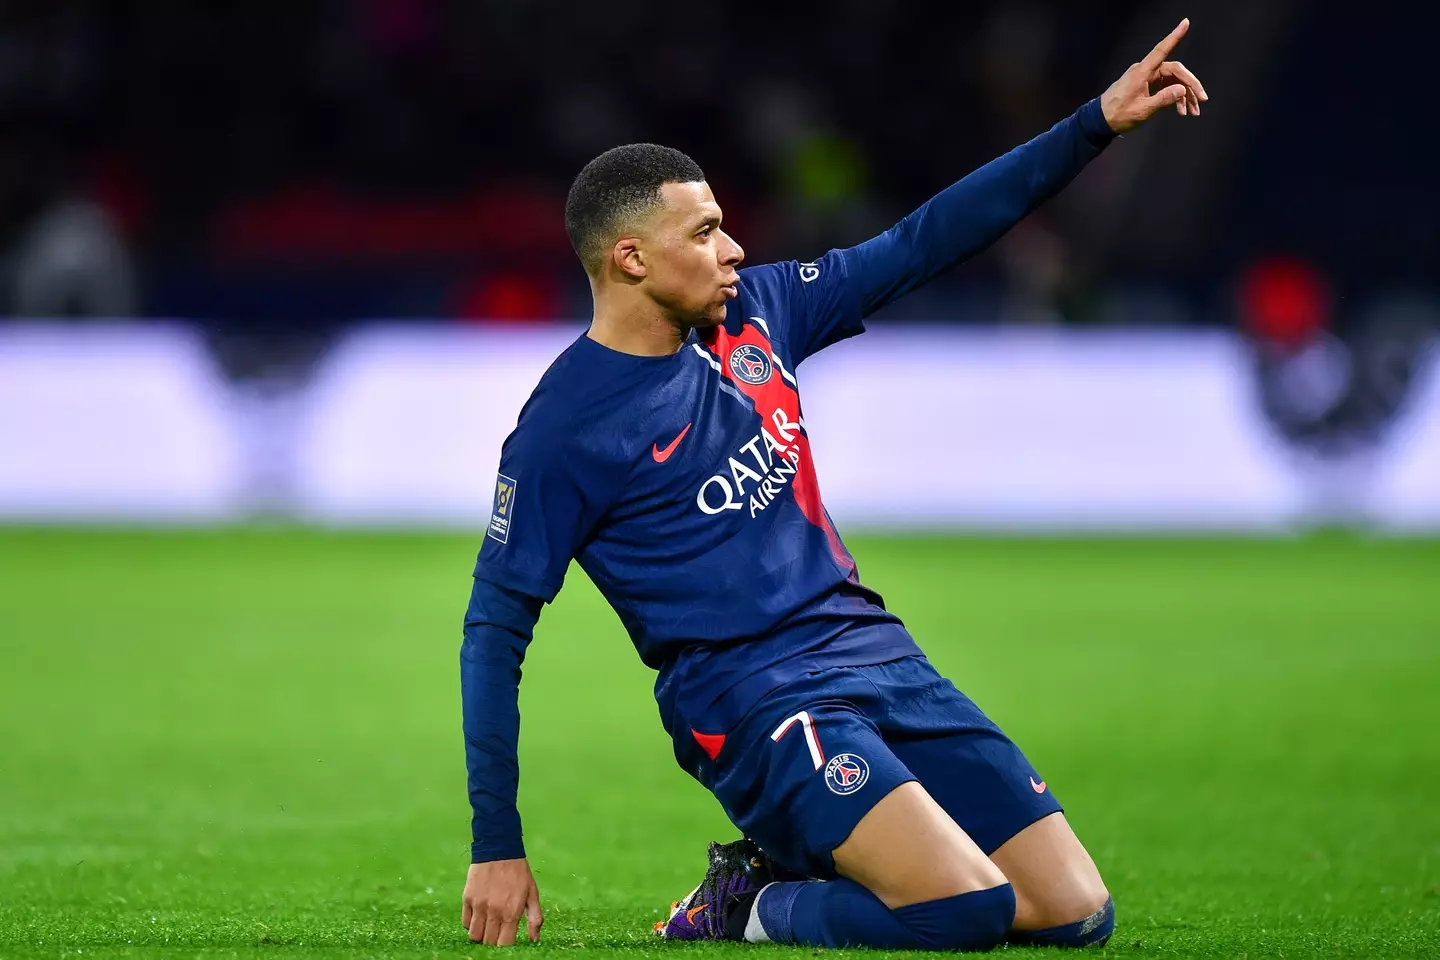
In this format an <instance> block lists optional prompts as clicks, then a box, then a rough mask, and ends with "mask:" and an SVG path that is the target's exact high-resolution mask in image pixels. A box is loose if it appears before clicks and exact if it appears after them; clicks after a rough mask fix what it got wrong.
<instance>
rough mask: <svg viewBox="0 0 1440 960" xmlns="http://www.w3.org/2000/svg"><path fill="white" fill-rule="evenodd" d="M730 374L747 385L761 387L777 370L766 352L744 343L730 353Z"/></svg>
mask: <svg viewBox="0 0 1440 960" xmlns="http://www.w3.org/2000/svg"><path fill="white" fill-rule="evenodd" d="M730 372H731V373H733V374H735V376H736V377H738V378H740V379H741V380H744V381H745V382H746V383H749V384H754V385H755V386H759V385H760V384H762V383H767V382H769V380H770V375H771V374H772V373H774V372H775V368H774V367H773V366H772V365H771V363H770V358H769V357H767V356H766V355H765V351H764V350H761V349H760V348H759V347H756V346H752V345H751V344H748V343H742V344H741V345H740V346H738V347H736V348H735V349H734V350H732V351H731V352H730Z"/></svg>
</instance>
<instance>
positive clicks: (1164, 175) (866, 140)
mask: <svg viewBox="0 0 1440 960" xmlns="http://www.w3.org/2000/svg"><path fill="white" fill-rule="evenodd" d="M1172 7H1173V9H1172ZM1186 14H1188V15H1190V16H1191V17H1192V20H1193V21H1194V29H1193V30H1192V36H1191V37H1190V38H1189V39H1187V41H1186V42H1185V44H1184V45H1183V46H1182V49H1181V51H1180V52H1181V54H1182V55H1183V57H1184V59H1186V61H1187V63H1189V64H1190V65H1191V66H1192V67H1193V68H1194V69H1196V70H1197V72H1200V73H1201V75H1202V77H1204V79H1205V82H1206V85H1207V87H1208V88H1209V90H1210V91H1211V94H1212V103H1211V104H1210V105H1207V107H1206V110H1205V116H1204V117H1203V118H1202V120H1201V121H1200V122H1198V123H1186V124H1180V123H1175V122H1170V123H1162V124H1158V125H1157V127H1159V129H1149V128H1147V129H1145V130H1143V131H1140V132H1139V133H1137V134H1135V135H1132V136H1131V137H1129V138H1127V140H1129V141H1132V142H1127V143H1125V144H1123V145H1122V146H1121V148H1119V149H1116V150H1111V151H1109V152H1107V154H1106V155H1105V156H1104V157H1102V159H1101V161H1099V162H1097V164H1095V165H1094V167H1093V168H1092V169H1091V170H1089V171H1087V172H1086V173H1085V174H1084V175H1083V176H1082V178H1081V181H1080V182H1079V183H1077V184H1076V186H1075V188H1074V189H1072V190H1071V191H1067V193H1066V194H1064V195H1063V196H1062V197H1061V198H1060V200H1059V201H1058V202H1056V203H1054V204H1051V205H1049V206H1047V207H1046V208H1045V209H1044V210H1042V211H1041V212H1040V213H1038V214H1037V215H1035V216H1033V217H1032V218H1030V219H1029V220H1028V221H1027V222H1026V223H1025V224H1023V225H1022V226H1021V227H1020V228H1019V229H1017V230H1016V231H1015V232H1014V233H1013V234H1012V235H1011V236H1010V237H1007V238H1006V240H1005V241H1003V242H1002V243H1001V244H999V245H998V246H997V248H996V249H995V250H994V251H992V252H991V253H990V254H989V255H987V256H985V257H984V258H982V260H981V261H980V262H979V263H977V264H975V265H973V266H971V267H969V268H967V269H966V270H965V271H963V272H957V273H956V274H952V275H949V276H947V277H946V278H945V279H944V280H943V281H941V282H940V283H937V284H936V285H934V287H933V288H931V289H927V290H925V291H922V292H920V293H917V294H916V295H914V296H913V297H911V298H910V299H909V300H907V301H905V302H904V303H902V304H901V305H897V307H895V308H892V311H893V312H894V313H895V315H896V316H903V317H915V318H920V317H923V318H925V319H931V320H944V319H950V318H965V319H981V320H1001V321H1012V322H1087V321H1089V322H1121V323H1126V322H1162V323H1163V322H1225V323H1228V322H1234V320H1235V314H1234V311H1233V310H1232V309H1231V307H1230V306H1229V304H1231V300H1230V297H1231V296H1232V292H1235V291H1238V292H1239V293H1240V295H1244V292H1245V291H1246V290H1254V289H1258V290H1260V292H1261V294H1266V293H1268V294H1269V295H1271V297H1272V299H1273V294H1274V291H1273V290H1271V289H1270V288H1268V287H1265V286H1264V285H1263V283H1262V285H1261V286H1260V287H1258V288H1256V287H1254V283H1255V282H1257V281H1256V271H1259V274H1258V276H1259V278H1260V281H1263V280H1264V279H1265V278H1266V277H1267V276H1269V274H1267V273H1266V272H1265V271H1266V270H1268V269H1270V266H1271V260H1272V259H1275V262H1276V263H1281V264H1283V265H1284V266H1283V269H1287V270H1288V269H1291V267H1292V266H1293V265H1294V263H1296V262H1298V263H1299V264H1300V266H1299V267H1298V268H1297V269H1299V270H1300V271H1301V273H1302V275H1304V273H1305V271H1310V272H1311V273H1313V274H1314V278H1315V279H1314V282H1315V283H1316V284H1317V285H1324V286H1326V288H1327V289H1334V290H1338V291H1339V292H1340V293H1341V294H1342V295H1343V294H1345V293H1347V292H1354V291H1356V290H1357V289H1359V290H1361V291H1362V292H1370V290H1369V288H1368V287H1366V286H1365V285H1366V284H1370V285H1373V284H1376V283H1381V284H1388V285H1399V286H1402V287H1403V286H1406V285H1416V284H1418V285H1419V286H1420V287H1421V288H1424V285H1425V283H1426V282H1427V281H1428V280H1429V278H1430V277H1431V275H1432V270H1433V264H1434V262H1435V257H1436V256H1437V255H1440V248H1437V240H1436V238H1435V231H1434V224H1435V223H1436V222H1440V201H1437V199H1436V191H1434V190H1433V188H1430V187H1429V178H1430V176H1431V174H1430V173H1429V170H1430V169H1431V167H1432V166H1433V163H1432V162H1431V161H1430V160H1429V159H1428V158H1429V154H1428V153H1425V152H1423V151H1422V152H1416V151H1414V150H1411V149H1410V147H1411V146H1413V144H1408V145H1407V142H1406V140H1405V130H1406V128H1405V126H1404V124H1405V120H1404V118H1402V117H1401V116H1400V110H1399V106H1398V102H1397V105H1396V106H1394V107H1388V106H1384V105H1382V106H1381V107H1380V108H1379V109H1378V111H1377V108H1376V101H1370V100H1368V99H1367V97H1368V93H1369V91H1370V90H1371V89H1374V90H1375V91H1379V90H1382V89H1390V90H1393V89H1397V88H1398V89H1405V78H1404V77H1403V76H1402V77H1396V76H1394V75H1393V70H1392V71H1391V72H1390V73H1388V74H1386V75H1385V76H1384V78H1383V82H1382V80H1381V79H1380V78H1378V77H1372V76H1371V73H1370V71H1369V70H1368V69H1367V64H1368V62H1369V61H1368V59H1367V58H1368V57H1370V56H1371V54H1370V53H1369V51H1372V50H1373V51H1374V56H1375V57H1376V58H1379V60H1378V62H1381V63H1383V62H1384V59H1383V58H1384V54H1383V51H1384V49H1385V43H1386V42H1388V41H1389V40H1394V41H1395V42H1397V43H1398V42H1403V40H1404V39H1405V38H1404V37H1402V36H1400V35H1399V34H1400V31H1401V30H1402V29H1404V30H1406V31H1409V30H1414V29H1418V27H1417V26H1416V25H1415V24H1413V23H1412V24H1411V25H1410V26H1408V27H1403V28H1402V27H1401V25H1400V24H1399V23H1398V21H1396V22H1394V23H1392V22H1390V20H1391V18H1387V17H1384V16H1382V15H1379V14H1377V15H1375V16H1374V17H1372V18H1362V17H1357V16H1356V15H1355V14H1354V12H1353V11H1345V12H1343V13H1335V12H1330V11H1327V10H1325V9H1322V8H1320V7H1318V6H1315V7H1312V6H1310V5H1307V4H1304V3H1299V2H1288V0H1276V2H1274V3H1267V4H1262V5H1256V4H1252V3H1247V2H1242V0H1233V2H1224V0H1214V2H1210V3H1207V4H1205V5H1204V9H1195V10H1191V9H1188V8H1182V7H1180V6H1175V5H1172V4H1159V5H1157V4H1141V3H1139V2H1105V3H1092V4H1085V5H1076V4H1063V3H1059V2H1042V0H1018V2H1016V0H988V2H985V0H976V2H963V3H953V4H946V5H934V4H919V3H875V2H873V0H835V2H832V3H827V4H819V5H816V4H805V5H801V4H775V3H760V2H750V0H736V2H732V3H728V4H724V5H720V6H715V5H703V4H671V5H667V6H665V7H663V8H652V7H624V6H623V5H622V6H615V5H607V4H594V3H591V4H581V3H573V2H559V0H292V2H289V3H286V4H284V5H265V4H259V5H257V4H231V3H213V4H212V3H206V4H195V3H182V2H178V0H177V2H160V0H156V2H146V3H135V4H112V3H103V2H99V0H92V2H85V0H30V2H23V0H22V2H11V3H8V4H6V5H5V6H4V7H3V8H0V305H3V312H4V313H5V314H8V315H12V316H123V315H146V316H178V317H189V318H196V319H200V320H213V321H215V322H224V323H229V324H232V325H238V326H241V327H264V326H281V327H286V328H291V329H293V328H317V329H318V328H323V327H325V326H327V325H333V324H336V323H341V322H345V321H348V320H351V319H355V318H364V317H390V318H395V317H406V318H408V317H421V318H434V317H444V318H460V319H464V318H495V317H502V318H510V319H522V320H523V319H535V318H552V317H567V318H576V317H581V316H583V315H584V313H585V311H586V308H587V304H588V299H587V290H586V286H585V282H584V278H583V275H582V274H581V272H580V270H579V267H578V266H577V265H576V263H575V261H574V259H573V257H572V256H571V254H570V251H569V247H568V244H567V242H566V239H565V235H564V232H563V224H562V220H561V208H562V204H563V198H564V192H565V189H566V187H567V186H568V184H569V181H570V179H571V178H572V177H573V176H574V174H575V173H576V172H577V171H578V170H579V168H580V167H581V166H582V165H583V164H584V163H585V162H586V161H587V160H588V159H590V158H591V157H592V156H594V155H595V154H596V153H598V152H599V151H601V150H603V149H605V148H607V147H609V146H612V145H615V144H617V143H623V142H629V141H635V140H653V141H658V142H663V143H668V144H671V145H673V146H676V147H679V148H681V149H683V150H685V151H687V152H689V153H690V154H691V155H692V156H694V157H695V159H696V160H697V161H699V163H700V164H701V166H702V167H703V168H704V169H705V170H706V171H707V175H708V177H709V179H710V180H711V182H712V184H713V185H714V186H715V188H716V192H717V194H718V197H719V199H720V202H721V204H722V205H723V206H724V208H725V210H726V216H727V225H728V226H730V227H732V229H733V232H734V233H735V235H736V236H737V237H738V238H739V239H740V240H741V242H742V243H743V244H744V245H745V247H746V250H747V253H748V256H749V258H750V259H751V261H752V262H763V261H765V260H768V259H772V258H782V257H784V258H788V257H801V258H808V257H810V256H814V255H816V254H817V253H820V252H823V250H824V249H826V248H828V247H830V246H838V245H844V244H849V243H854V242H857V241H859V240H861V239H864V238H865V237H868V236H870V235H872V234H873V233H875V232H877V231H879V230H882V229H884V228H885V227H887V226H889V225H890V223H892V222H893V221H894V220H895V219H896V218H897V217H899V216H901V215H903V214H904V213H906V212H907V211H908V210H909V209H911V208H913V207H914V206H915V205H916V204H918V203H919V202H921V201H923V200H924V199H925V198H926V197H928V196H929V195H930V194H931V193H933V192H934V191H936V190H937V189H939V188H941V187H943V186H944V185H946V184H947V183H949V182H950V181H952V180H954V179H956V178H957V177H959V176H960V175H962V174H964V173H965V172H967V171H969V170H971V169H973V168H974V167H976V166H978V165H980V164H982V163H984V162H985V161H986V160H988V159H990V158H992V157H994V156H996V155H998V154H999V153H1002V152H1004V151H1005V150H1007V149H1009V148H1010V147H1012V146H1014V145H1015V144H1017V143H1020V142H1022V141H1024V140H1025V139H1028V138H1029V137H1030V136H1033V135H1034V134H1036V133H1038V132H1040V131H1042V130H1044V129H1046V128H1047V127H1048V126H1049V125H1050V124H1052V123H1053V122H1055V121H1056V120H1058V119H1059V118H1061V117H1063V116H1064V115H1066V114H1067V113H1069V112H1070V111H1071V110H1073V109H1074V108H1075V107H1077V106H1078V105H1079V104H1080V103H1082V102H1083V101H1084V100H1086V99H1088V98H1089V97H1092V96H1095V95H1097V94H1098V93H1099V92H1100V91H1101V90H1103V89H1104V87H1105V85H1106V84H1107V83H1108V82H1109V81H1110V80H1111V79H1112V78H1113V77H1114V76H1116V75H1118V73H1119V72H1120V71H1121V70H1123V68H1124V67H1125V66H1126V65H1127V64H1128V63H1129V62H1130V61H1131V60H1133V59H1136V58H1138V57H1139V56H1140V55H1141V54H1142V53H1143V52H1144V50H1145V49H1147V48H1148V46H1149V45H1150V44H1151V43H1153V42H1154V40H1156V39H1158V38H1159V37H1160V36H1162V35H1163V34H1164V33H1165V32H1166V31H1167V30H1168V29H1169V27H1170V26H1172V25H1173V23H1174V21H1175V20H1178V18H1179V16H1181V15H1186ZM1419 16H1421V17H1422V18H1428V19H1427V22H1430V21H1440V15H1437V14H1435V13H1433V12H1429V13H1425V12H1422V13H1420V14H1419ZM1392 35H1393V36H1392ZM1341 51H1343V53H1344V56H1343V57H1337V56H1336V54H1338V53H1340V52H1341ZM1320 67H1323V68H1324V70H1323V71H1322V70H1319V69H1318V68H1320ZM1400 69H1401V70H1402V72H1403V71H1404V70H1414V71H1415V72H1416V73H1417V77H1416V78H1415V79H1416V86H1415V87H1414V89H1420V88H1422V87H1423V82H1422V81H1421V80H1420V79H1419V77H1418V70H1419V66H1418V65H1415V66H1413V67H1412V66H1402V67H1401V68H1400ZM1292 84H1295V85H1296V86H1295V88H1293V89H1292V88H1291V85H1292ZM1367 84H1368V86H1367ZM1388 102H1389V101H1386V103H1388ZM1386 111H1390V112H1389V113H1386ZM1422 157H1423V158H1424V159H1421V158H1422ZM1284 276H1286V277H1289V276H1291V274H1284ZM1247 278H1248V279H1247ZM1247 284H1250V285H1249V286H1247ZM1357 285H1358V287H1357ZM1431 292H1433V291H1431ZM1255 296H1256V297H1259V296H1260V295H1259V294H1255ZM1302 299H1303V298H1302ZM1342 299H1343V297H1342ZM1253 302H1254V303H1255V304H1257V305H1259V306H1260V307H1263V306H1264V304H1265V303H1268V302H1269V301H1264V300H1263V298H1260V299H1255V300H1254V301H1253ZM1316 302H1317V303H1318V302H1319V301H1318V300H1317V301H1316ZM961 303H963V305H964V306H963V309H961V308H959V307H957V306H956V305H957V304H961ZM1318 309H1319V308H1318V307H1317V310H1318ZM1323 319H1324V318H1322V317H1321V315H1320V314H1319V313H1315V315H1314V316H1313V317H1311V318H1310V320H1315V321H1320V320H1323ZM1303 322H1310V321H1309V320H1304V321H1302V323H1303Z"/></svg>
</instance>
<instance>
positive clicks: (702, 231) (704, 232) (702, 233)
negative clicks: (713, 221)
mask: <svg viewBox="0 0 1440 960" xmlns="http://www.w3.org/2000/svg"><path fill="white" fill-rule="evenodd" d="M714 231H715V227H714V226H713V225H709V226H705V227H702V228H701V229H700V236H702V237H708V236H710V234H711V233H713V232H714Z"/></svg>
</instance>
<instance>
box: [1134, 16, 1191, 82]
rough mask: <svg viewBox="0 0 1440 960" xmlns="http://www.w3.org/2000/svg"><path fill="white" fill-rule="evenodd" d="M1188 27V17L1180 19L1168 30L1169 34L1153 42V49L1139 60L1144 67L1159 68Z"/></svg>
mask: <svg viewBox="0 0 1440 960" xmlns="http://www.w3.org/2000/svg"><path fill="white" fill-rule="evenodd" d="M1189 29H1190V18H1189V17H1186V18H1185V19H1184V20H1181V21H1180V23H1179V24H1178V25H1177V26H1176V27H1175V29H1174V30H1171V31H1170V35H1169V36H1168V37H1166V38H1165V39H1164V40H1161V41H1160V42H1159V43H1157V44H1155V49H1154V50H1151V51H1150V52H1149V53H1148V54H1147V55H1146V56H1145V59H1144V60H1142V61H1141V62H1142V63H1143V64H1144V65H1145V67H1146V69H1148V70H1152V71H1153V70H1156V69H1159V67H1160V64H1162V63H1164V62H1165V61H1166V60H1167V59H1168V58H1169V56H1170V53H1171V51H1173V50H1174V49H1175V47H1176V45H1177V44H1179V43H1180V38H1181V37H1183V36H1185V34H1186V32H1187V31H1189Z"/></svg>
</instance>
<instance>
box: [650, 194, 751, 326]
mask: <svg viewBox="0 0 1440 960" xmlns="http://www.w3.org/2000/svg"><path fill="white" fill-rule="evenodd" d="M660 194H661V197H662V198H663V199H664V201H665V204H664V208H663V209H662V210H661V211H659V212H658V213H656V215H655V217H654V218H653V219H652V220H651V222H650V225H649V226H650V229H649V230H648V231H647V233H648V234H649V235H648V236H647V237H646V238H645V239H646V240H647V241H648V242H647V243H646V244H645V246H646V258H645V259H646V276H645V284H646V286H647V287H649V290H650V296H651V297H652V298H653V299H654V300H655V302H656V303H658V304H660V305H661V306H662V307H664V308H665V310H666V311H667V312H668V313H670V314H671V315H672V316H675V317H678V318H680V319H682V320H683V321H684V322H686V323H688V324H689V325H691V326H694V327H713V326H715V325H716V324H718V323H722V322H724V320H725V305H726V304H727V303H728V302H729V301H730V300H732V299H734V297H735V295H736V292H737V288H736V284H737V283H739V281H740V275H739V274H738V273H737V272H736V269H737V268H738V267H739V266H740V261H742V260H743V259H745V251H744V250H741V249H740V244H738V243H736V242H735V241H734V240H733V239H731V237H730V235H729V234H728V233H726V232H725V231H724V230H721V229H720V205H719V204H718V203H716V202H715V195H714V194H713V193H711V192H710V185H709V184H708V183H705V182H704V181H697V182H695V183H667V184H665V185H664V186H663V187H661V188H660Z"/></svg>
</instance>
